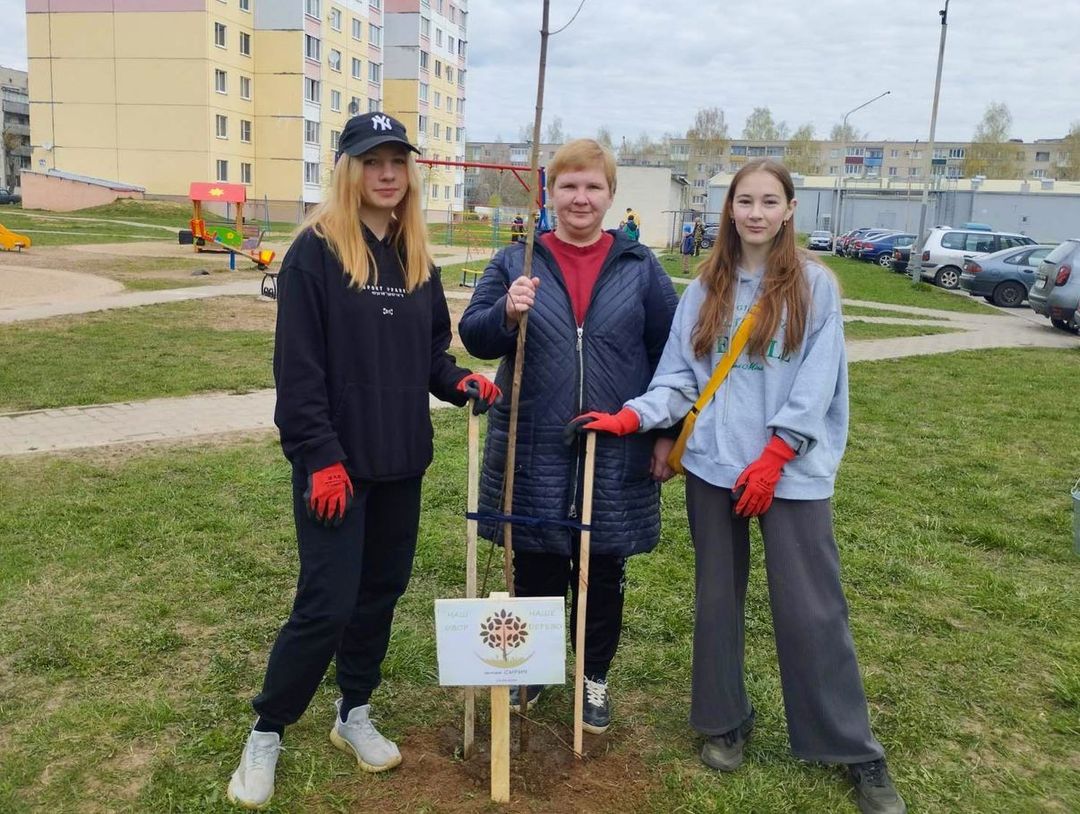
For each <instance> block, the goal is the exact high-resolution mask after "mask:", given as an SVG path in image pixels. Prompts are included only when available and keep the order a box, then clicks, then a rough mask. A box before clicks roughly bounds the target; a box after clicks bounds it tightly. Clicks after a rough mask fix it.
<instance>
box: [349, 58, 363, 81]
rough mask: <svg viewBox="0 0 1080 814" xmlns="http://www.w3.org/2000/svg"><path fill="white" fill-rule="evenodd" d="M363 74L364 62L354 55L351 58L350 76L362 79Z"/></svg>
mask: <svg viewBox="0 0 1080 814" xmlns="http://www.w3.org/2000/svg"><path fill="white" fill-rule="evenodd" d="M363 76H364V63H363V62H361V61H360V60H359V59H357V58H356V57H353V58H352V77H353V79H362V78H363Z"/></svg>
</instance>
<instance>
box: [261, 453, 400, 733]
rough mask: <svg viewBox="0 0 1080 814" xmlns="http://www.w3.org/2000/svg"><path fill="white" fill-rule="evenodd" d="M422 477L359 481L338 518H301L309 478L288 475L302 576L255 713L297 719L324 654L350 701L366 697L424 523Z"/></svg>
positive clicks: (376, 677)
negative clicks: (326, 521)
mask: <svg viewBox="0 0 1080 814" xmlns="http://www.w3.org/2000/svg"><path fill="white" fill-rule="evenodd" d="M420 482H421V479H420V478H411V479H409V480H402V481H393V482H388V483H371V484H369V483H365V484H361V485H358V487H357V489H356V494H355V500H354V502H353V505H352V508H351V509H350V510H349V512H348V514H346V515H345V520H344V522H343V523H342V524H341V525H340V526H339V527H337V528H326V527H325V526H322V525H320V524H318V523H316V522H315V521H314V520H311V519H309V518H308V516H307V512H306V510H305V506H304V499H303V492H304V489H305V488H306V486H307V476H306V474H304V473H303V472H299V471H296V470H294V472H293V516H294V519H295V522H296V537H297V546H298V548H299V552H300V577H299V579H298V580H297V583H296V598H295V599H294V600H293V608H292V613H291V614H290V615H289V619H288V621H287V622H286V623H285V625H284V627H282V628H281V631H280V632H279V633H278V637H277V641H276V642H274V647H273V649H272V650H271V651H270V660H269V663H268V664H267V667H266V677H265V679H264V680H263V689H262V692H261V693H259V695H258V696H257V697H256V698H255V700H254V701H253V702H252V706H254V707H255V712H256V713H258V715H259V716H260V717H261V718H263V719H265V720H266V721H270V722H272V723H276V724H280V725H282V726H286V725H289V724H292V723H295V722H296V720H297V719H298V718H299V717H300V716H301V715H302V714H303V713H304V710H305V709H307V706H308V704H309V703H311V699H312V698H313V697H314V696H315V691H316V690H317V689H318V686H319V682H321V681H322V679H323V676H324V675H325V674H326V668H327V667H329V665H330V659H331V658H333V659H335V660H336V662H337V681H338V686H339V687H340V688H341V692H342V695H343V696H344V697H345V699H346V701H347V702H349V701H351V702H352V703H357V704H364V703H367V699H368V697H369V696H370V695H371V692H372V691H373V690H374V689H375V688H376V687H377V686H378V685H379V681H380V679H381V674H380V670H379V668H380V665H381V664H382V660H383V658H384V657H385V656H386V648H387V645H388V644H389V642H390V625H391V623H392V622H393V619H394V606H395V605H396V604H397V601H398V599H399V598H400V597H401V595H402V594H403V593H405V588H406V587H407V586H408V584H409V577H410V576H411V575H412V563H413V554H414V553H415V551H416V534H417V529H418V528H419V524H420Z"/></svg>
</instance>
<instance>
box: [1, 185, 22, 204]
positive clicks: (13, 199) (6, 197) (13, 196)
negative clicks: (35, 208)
mask: <svg viewBox="0 0 1080 814" xmlns="http://www.w3.org/2000/svg"><path fill="white" fill-rule="evenodd" d="M21 203H22V195H19V194H18V193H15V192H12V191H11V190H10V189H4V188H3V187H0V204H21Z"/></svg>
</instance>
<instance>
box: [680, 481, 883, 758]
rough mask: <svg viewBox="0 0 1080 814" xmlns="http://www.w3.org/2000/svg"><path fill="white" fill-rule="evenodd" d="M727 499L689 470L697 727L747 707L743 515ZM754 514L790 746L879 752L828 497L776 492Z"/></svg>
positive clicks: (731, 720)
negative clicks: (757, 519) (795, 496)
mask: <svg viewBox="0 0 1080 814" xmlns="http://www.w3.org/2000/svg"><path fill="white" fill-rule="evenodd" d="M732 506H733V501H732V498H731V490H730V489H722V488H720V487H718V486H713V485H712V484H710V483H706V482H705V481H703V480H701V479H700V478H698V477H695V476H694V475H692V474H690V473H687V476H686V507H687V514H688V515H689V518H690V536H691V537H692V538H693V540H694V552H695V565H696V580H695V582H696V596H695V613H694V665H693V684H692V688H691V694H690V725H691V726H693V727H694V728H695V729H696V730H698V731H699V732H701V733H702V734H705V735H720V734H722V733H724V732H727V731H729V730H731V729H734V728H735V727H737V726H738V725H739V724H740V723H742V722H743V721H744V720H745V719H746V717H747V716H748V715H749V714H750V699H749V698H748V697H747V694H746V683H745V680H744V678H743V651H744V642H745V636H744V623H745V618H744V615H745V610H744V607H745V603H746V584H747V580H748V578H749V574H750V521H749V520H748V519H746V518H742V517H733V516H732ZM760 523H761V535H762V537H763V538H764V544H765V572H766V576H767V578H768V584H769V604H770V606H771V608H772V618H773V631H774V633H775V635H776V652H777V656H778V657H779V660H780V686H781V689H782V690H783V694H784V710H785V712H786V713H787V723H788V738H789V740H790V743H791V751H792V752H793V753H794V754H795V756H796V757H799V758H802V759H803V760H812V761H819V762H822V763H858V762H862V761H867V760H876V759H877V758H879V757H882V755H883V754H884V752H883V750H882V748H881V744H879V743H878V742H877V740H875V738H874V736H873V734H872V733H871V731H870V717H869V714H868V711H867V708H866V695H865V694H864V692H863V684H862V678H861V677H860V675H859V662H858V660H857V659H856V657H855V644H854V642H853V641H852V638H851V630H850V629H849V628H848V607H847V601H846V600H845V599H844V591H843V589H842V587H841V585H840V555H839V552H838V551H837V548H836V540H835V539H834V538H833V528H832V505H831V501H829V500H781V499H779V498H777V499H775V500H773V502H772V506H770V507H769V510H768V511H767V512H765V514H763V515H761V517H760Z"/></svg>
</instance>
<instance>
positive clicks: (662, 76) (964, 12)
mask: <svg viewBox="0 0 1080 814" xmlns="http://www.w3.org/2000/svg"><path fill="white" fill-rule="evenodd" d="M256 1H257V0H256ZM297 2H299V0H297ZM579 2H580V0H551V28H552V30H555V29H556V28H558V27H559V26H561V25H563V24H564V23H565V22H566V21H567V20H569V19H570V17H571V15H573V13H574V11H575V10H576V9H577V8H578V5H579ZM943 5H944V0H887V1H886V0H861V1H860V0H771V2H760V1H758V2H755V1H754V0H742V1H741V2H734V1H733V0H585V4H584V7H583V8H582V10H581V13H580V14H579V15H578V17H577V19H576V20H575V21H574V23H573V24H572V25H571V26H570V27H569V28H568V29H566V31H564V32H563V33H561V34H558V35H557V36H554V37H552V38H551V40H550V44H549V48H548V69H547V82H546V87H545V101H544V123H545V125H547V124H548V123H549V122H550V121H551V120H552V119H553V118H554V117H556V116H557V117H559V118H561V119H562V123H563V129H564V131H565V132H567V133H569V134H572V135H578V136H582V135H595V133H596V130H597V128H599V127H600V126H606V127H607V128H608V129H609V130H610V131H611V132H612V134H613V136H614V137H615V140H616V143H617V142H618V140H619V138H620V137H623V136H625V137H627V138H634V137H635V136H637V135H638V134H640V133H642V132H646V133H648V134H649V135H651V136H654V137H655V136H660V135H662V134H663V133H665V132H668V133H677V134H682V133H683V132H684V131H685V130H686V128H687V127H689V126H690V124H691V123H692V122H693V117H694V113H695V111H696V110H697V109H698V108H700V107H708V106H717V107H720V108H721V109H722V110H723V111H724V113H725V115H726V118H727V122H728V129H729V133H730V135H732V136H739V135H741V133H742V128H743V124H744V123H745V121H746V117H747V116H748V115H749V113H750V111H751V110H753V108H755V107H758V106H766V107H768V108H770V110H771V111H772V114H773V118H774V119H775V120H777V121H785V122H787V124H788V125H789V126H790V127H791V129H792V130H794V129H795V128H796V127H798V126H799V125H801V124H805V123H807V122H809V123H810V124H812V125H813V126H814V128H815V134H816V135H817V136H818V137H822V138H823V137H827V136H828V133H829V130H830V129H831V127H832V126H833V125H834V124H836V123H838V122H839V121H840V120H841V118H842V117H843V115H844V113H845V112H847V111H849V110H851V109H852V108H854V107H855V106H856V105H859V104H861V103H862V102H865V101H866V100H868V99H871V98H872V97H874V96H876V95H877V94H879V93H882V92H884V91H886V90H887V91H891V93H890V95H888V96H886V97H885V98H883V99H879V100H878V101H876V102H874V103H873V104H872V105H870V106H868V107H866V108H864V109H862V110H860V111H858V112H856V113H853V114H852V115H851V116H850V118H849V119H848V121H849V123H850V124H851V125H853V126H854V127H856V128H858V129H859V130H860V131H861V132H863V133H865V134H867V135H868V137H869V138H871V139H875V140H885V139H893V140H912V139H915V138H918V139H925V138H926V137H927V135H928V134H929V124H930V102H931V99H932V96H933V90H934V71H935V69H936V66H937V51H938V41H939V37H940V33H941V25H940V19H939V17H938V13H937V12H938V9H939V8H941V7H942V6H943ZM541 8H542V3H541V0H470V2H469V32H468V39H469V73H468V87H467V95H468V103H467V105H466V114H467V126H468V133H469V139H470V140H477V141H484V140H491V139H494V138H496V137H497V136H500V135H501V136H502V138H503V139H504V140H507V141H512V140H515V139H517V137H518V131H519V130H520V129H521V127H522V125H528V126H529V127H531V125H532V120H533V112H534V109H535V105H536V74H537V64H538V59H539V48H540V36H539V29H540V15H541ZM24 12H25V3H24V0H0V64H2V65H6V66H8V67H13V68H23V69H25V67H26V27H25V13H24ZM990 102H1004V103H1005V104H1007V105H1008V107H1009V110H1010V111H1011V113H1012V116H1013V127H1012V136H1013V137H1015V138H1022V139H1024V140H1025V141H1032V140H1034V139H1036V138H1055V137H1059V136H1062V135H1064V134H1065V133H1066V132H1068V129H1069V125H1070V123H1071V122H1073V121H1078V120H1080V2H1076V0H1027V2H1020V0H952V2H950V5H949V27H948V41H947V43H946V46H945V66H944V73H943V77H942V84H941V107H940V111H939V113H938V128H937V137H938V139H939V140H946V141H949V140H952V141H966V140H969V139H970V138H971V135H972V133H973V131H974V129H975V126H976V125H977V124H978V122H979V120H980V118H981V117H982V114H983V112H984V111H985V109H986V106H987V105H988V104H989V103H990Z"/></svg>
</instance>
